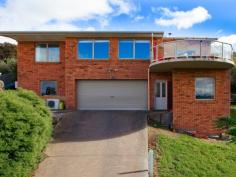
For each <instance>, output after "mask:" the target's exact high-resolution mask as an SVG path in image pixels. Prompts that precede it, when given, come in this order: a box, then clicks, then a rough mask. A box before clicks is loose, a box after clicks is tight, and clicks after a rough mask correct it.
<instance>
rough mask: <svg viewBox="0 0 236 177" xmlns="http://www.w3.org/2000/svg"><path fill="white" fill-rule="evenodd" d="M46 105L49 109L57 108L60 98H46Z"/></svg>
mask: <svg viewBox="0 0 236 177" xmlns="http://www.w3.org/2000/svg"><path fill="white" fill-rule="evenodd" d="M47 106H48V107H49V108H51V109H59V107H60V100H59V99H47Z"/></svg>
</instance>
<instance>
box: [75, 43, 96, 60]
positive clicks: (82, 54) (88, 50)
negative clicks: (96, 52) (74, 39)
mask: <svg viewBox="0 0 236 177" xmlns="http://www.w3.org/2000/svg"><path fill="white" fill-rule="evenodd" d="M78 53H79V59H92V58H93V41H79V45H78Z"/></svg>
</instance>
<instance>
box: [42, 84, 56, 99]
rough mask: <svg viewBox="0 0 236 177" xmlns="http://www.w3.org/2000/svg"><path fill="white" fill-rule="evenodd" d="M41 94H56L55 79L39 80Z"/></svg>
mask: <svg viewBox="0 0 236 177" xmlns="http://www.w3.org/2000/svg"><path fill="white" fill-rule="evenodd" d="M40 84H41V95H42V96H44V95H56V94H57V93H56V92H57V82H56V81H41V83H40Z"/></svg>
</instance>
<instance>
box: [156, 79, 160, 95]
mask: <svg viewBox="0 0 236 177" xmlns="http://www.w3.org/2000/svg"><path fill="white" fill-rule="evenodd" d="M160 86H161V85H160V82H157V83H156V97H160V96H161V87H160Z"/></svg>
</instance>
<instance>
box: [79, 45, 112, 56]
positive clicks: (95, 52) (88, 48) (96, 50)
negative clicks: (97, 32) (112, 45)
mask: <svg viewBox="0 0 236 177" xmlns="http://www.w3.org/2000/svg"><path fill="white" fill-rule="evenodd" d="M78 55H79V56H78V57H79V59H95V60H100V59H108V58H109V41H108V40H80V41H79V44H78Z"/></svg>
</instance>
